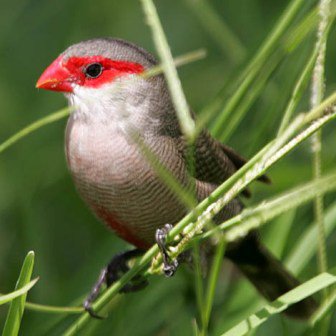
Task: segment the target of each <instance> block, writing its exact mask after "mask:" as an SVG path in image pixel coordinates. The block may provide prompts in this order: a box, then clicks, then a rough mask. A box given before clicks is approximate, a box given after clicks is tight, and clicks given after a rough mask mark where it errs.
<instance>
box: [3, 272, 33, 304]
mask: <svg viewBox="0 0 336 336" xmlns="http://www.w3.org/2000/svg"><path fill="white" fill-rule="evenodd" d="M37 281H38V278H36V279H34V280H32V281H30V282H29V283H27V284H26V285H25V286H23V287H22V288H20V289H17V290H15V291H14V292H11V293H9V294H4V295H0V305H3V304H5V303H8V302H10V301H12V300H14V299H15V298H17V297H19V296H21V295H23V294H25V293H27V292H28V291H29V290H30V289H31V288H32V287H33V286H34V285H35V284H36V282H37Z"/></svg>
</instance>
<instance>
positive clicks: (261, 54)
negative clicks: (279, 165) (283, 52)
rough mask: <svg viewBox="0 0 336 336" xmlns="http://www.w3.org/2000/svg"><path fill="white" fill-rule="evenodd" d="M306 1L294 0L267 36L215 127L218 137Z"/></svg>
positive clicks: (213, 131) (214, 131) (244, 71)
mask: <svg viewBox="0 0 336 336" xmlns="http://www.w3.org/2000/svg"><path fill="white" fill-rule="evenodd" d="M303 3H304V0H293V1H291V2H290V4H289V5H288V7H287V8H286V10H285V11H284V13H283V14H282V15H281V17H280V19H279V20H278V22H277V24H276V25H275V27H274V29H273V30H272V31H271V32H270V34H269V35H268V36H267V38H266V40H265V42H264V43H263V44H262V46H261V47H260V48H259V50H258V51H257V52H256V54H255V56H254V57H253V59H252V60H251V61H250V62H249V64H248V65H247V67H246V68H245V69H244V70H243V72H242V74H241V76H240V80H239V82H240V84H239V87H238V89H236V90H235V91H234V93H233V95H232V97H230V99H229V101H228V102H227V104H226V105H225V108H224V109H223V111H222V112H221V113H220V115H219V117H218V119H217V120H216V123H215V124H214V126H213V129H212V133H213V134H214V135H215V136H216V137H218V136H219V135H220V133H221V131H222V127H223V124H224V122H225V120H226V118H227V117H228V116H229V115H230V114H231V112H232V111H233V110H235V108H236V107H237V105H238V104H239V103H240V101H241V99H242V97H243V96H244V94H245V92H246V91H247V90H248V88H249V87H250V86H251V84H252V82H253V80H254V79H255V77H256V76H257V74H258V72H259V70H260V69H261V68H262V67H263V65H264V63H265V62H266V61H267V59H268V58H269V57H270V55H271V54H272V52H273V51H274V50H275V49H276V47H277V43H278V42H279V40H280V39H281V37H282V36H283V34H284V33H285V31H286V29H287V28H288V27H289V25H290V24H291V23H292V21H293V19H294V18H295V16H296V15H297V13H298V12H299V10H300V9H301V7H302V4H303Z"/></svg>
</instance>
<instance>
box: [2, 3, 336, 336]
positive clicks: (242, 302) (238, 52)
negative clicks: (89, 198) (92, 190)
mask: <svg viewBox="0 0 336 336" xmlns="http://www.w3.org/2000/svg"><path fill="white" fill-rule="evenodd" d="M155 3H156V5H157V8H158V11H159V15H160V18H161V20H162V23H163V26H164V29H165V32H166V34H167V38H168V41H169V43H170V46H171V49H172V52H173V54H174V55H175V56H177V55H180V54H183V53H186V52H188V51H192V50H195V49H199V48H205V49H206V50H207V52H208V56H207V58H206V59H204V60H202V61H199V62H196V63H192V64H189V65H187V66H184V67H182V68H180V69H179V74H180V77H181V80H182V82H183V87H184V89H185V93H186V96H187V98H188V101H189V103H190V105H191V106H192V107H193V109H194V110H195V111H196V113H199V112H200V111H202V110H203V109H204V108H205V107H207V106H208V104H209V103H210V102H211V101H212V100H213V99H214V97H216V95H217V94H218V92H220V90H221V89H222V88H223V86H227V85H228V84H230V82H231V81H232V79H233V78H235V77H236V76H237V75H238V73H239V71H240V70H241V69H242V67H243V65H244V64H246V62H247V61H248V60H249V59H250V58H251V56H252V55H253V54H254V53H255V51H256V50H257V48H258V47H259V46H260V44H261V43H262V41H263V40H264V38H265V37H266V36H267V34H268V33H269V31H270V30H271V28H272V27H273V26H274V25H275V22H276V20H277V19H278V18H279V16H280V15H281V13H282V12H283V10H284V9H285V7H286V6H287V4H288V1H287V0H286V1H284V0H281V1H280V0H278V1H267V0H242V1H236V0H211V1H209V3H210V5H211V7H213V9H214V10H215V12H216V14H217V15H218V18H219V19H221V20H223V22H225V24H226V25H227V27H228V28H229V30H230V31H231V33H232V34H233V36H234V42H233V45H232V43H230V42H229V41H228V40H227V39H226V38H225V36H224V37H223V36H222V35H221V32H219V37H218V38H217V40H216V38H214V34H213V33H211V32H209V31H208V30H207V29H206V28H205V27H204V25H203V23H202V20H200V19H199V17H198V15H197V13H196V12H195V10H194V8H193V5H194V4H193V1H192V0H183V1H182V0H170V1H164V0H157V1H156V2H155ZM314 4H316V2H314V1H307V2H306V4H305V6H304V7H303V8H302V9H301V11H300V15H301V16H300V15H299V18H300V17H303V16H304V15H305V14H306V13H307V11H308V10H309V8H311V6H312V5H314ZM0 9H1V10H0V69H1V70H0V101H1V112H0V142H2V140H5V139H6V138H7V137H8V136H10V135H11V134H13V133H14V132H16V131H17V130H19V129H21V128H22V127H24V126H25V125H27V124H28V123H30V122H32V121H34V120H36V119H38V118H41V117H43V116H45V115H47V114H49V113H51V112H53V111H56V110H57V109H59V108H62V107H63V106H65V105H66V101H65V99H64V97H62V95H59V94H55V93H52V92H45V91H38V90H37V89H35V82H36V80H37V78H38V77H39V75H40V74H41V72H42V71H43V70H44V68H45V67H46V66H47V65H49V63H50V62H51V61H52V60H53V59H55V58H56V56H57V55H58V54H59V53H60V52H62V51H63V50H64V49H65V48H66V47H67V46H69V45H71V44H73V43H75V42H78V41H81V40H84V39H88V38H92V37H98V36H114V37H119V38H123V39H127V40H130V41H133V42H135V43H137V44H139V45H141V46H143V47H144V48H146V49H148V50H150V51H152V52H153V53H155V50H154V46H153V42H152V39H151V34H150V31H149V29H148V27H147V26H146V24H145V20H144V16H143V12H142V9H141V6H140V3H139V2H138V1H134V0H123V1H117V0H98V1H87V0H82V1H75V0H58V1H38V0H12V1H10V2H5V1H4V0H1V7H0ZM202 15H203V14H202ZM203 19H205V20H206V19H207V18H204V17H203ZM218 39H219V40H220V41H221V42H220V43H218ZM314 40H315V31H314V29H312V32H311V33H310V34H309V35H308V37H307V38H306V39H305V40H304V42H303V43H302V44H301V45H300V46H299V47H298V48H297V49H296V50H294V51H293V52H292V53H291V54H289V55H288V56H287V57H285V58H284V59H283V60H282V61H281V63H280V64H279V66H278V67H277V68H276V70H275V71H274V73H273V74H272V77H271V80H270V81H269V82H268V84H267V85H266V87H265V88H264V89H263V90H262V92H261V94H260V97H259V98H258V99H257V100H256V102H255V103H254V104H253V105H252V106H251V107H250V108H249V110H248V113H247V115H246V117H245V118H244V120H243V122H242V123H241V124H240V125H239V127H238V129H237V130H236V132H235V133H234V134H233V135H232V136H231V137H230V139H229V141H228V143H229V144H230V145H231V146H232V147H234V148H235V149H237V150H238V151H239V152H240V153H242V154H243V155H244V156H246V157H250V156H251V155H252V154H253V153H255V152H256V151H257V150H258V149H259V148H261V146H262V145H264V144H265V143H267V142H268V141H269V140H271V139H272V137H274V135H275V134H276V131H277V128H278V125H279V121H280V120H281V116H282V113H283V111H284V108H285V106H286V102H287V101H288V99H289V95H290V92H291V90H292V88H293V85H294V83H295V80H296V78H297V76H298V75H299V74H300V72H301V71H302V67H303V64H304V62H305V60H306V59H307V57H308V55H309V53H310V52H311V50H312V48H313V46H314ZM333 41H335V29H332V31H331V34H330V37H329V43H328V48H327V66H326V77H327V86H326V89H327V92H331V91H333V89H335V87H336V86H335V83H336V71H335V64H334V62H335V59H336V45H335V43H333ZM252 85H257V83H253V84H252ZM308 106H309V96H308V95H307V96H306V97H305V99H303V101H302V103H301V109H302V110H307V108H308ZM209 124H211V120H210V123H209ZM64 126H65V121H64V120H63V121H61V122H57V123H55V124H52V125H49V126H47V127H45V128H43V129H41V130H39V131H38V132H36V133H34V134H32V135H31V136H29V137H27V138H25V139H24V140H23V141H21V142H19V143H18V144H16V145H15V146H14V147H11V148H10V149H9V150H8V151H6V152H5V153H3V154H2V155H1V159H0V292H2V293H7V292H10V291H11V290H12V289H13V287H14V285H15V281H16V279H17V277H18V274H19V270H20V267H21V264H22V261H23V259H24V256H25V255H26V253H27V252H28V251H29V250H34V251H35V253H36V266H35V269H34V275H35V276H37V275H38V276H40V280H39V282H38V284H37V285H36V286H35V287H34V288H33V289H32V291H31V292H30V293H29V296H28V299H29V300H30V301H33V302H38V303H44V304H52V305H70V304H72V303H73V302H74V301H75V300H78V298H81V297H83V296H84V295H85V294H86V293H87V292H88V291H89V289H90V288H91V286H92V284H93V282H94V281H95V280H96V277H97V275H98V273H99V271H100V269H101V268H102V266H103V265H105V264H106V263H107V262H108V261H109V259H110V258H111V257H112V256H113V255H114V254H115V253H117V252H119V251H121V250H124V249H126V248H127V247H128V246H126V244H125V243H124V242H122V241H121V240H120V239H119V238H117V237H116V236H114V235H113V234H112V233H111V234H110V233H109V232H108V231H107V229H106V228H105V227H104V226H103V225H101V224H100V223H98V221H97V220H96V219H95V218H94V217H93V215H92V214H91V213H90V212H89V210H88V209H87V208H86V206H85V205H84V204H83V202H82V201H81V200H80V198H79V197H78V196H77V194H76V191H75V189H74V186H73V183H72V181H71V178H70V176H69V174H68V171H67V168H66V164H65V158H64V151H63V137H64ZM334 127H335V123H333V124H331V125H329V126H328V127H327V128H326V130H325V131H324V132H323V139H324V145H323V170H324V171H328V170H330V169H331V168H333V167H334V166H335V160H336V150H335V143H336V142H335V132H334V131H333V128H334ZM269 175H270V176H271V178H272V180H273V184H272V185H271V186H270V187H268V186H263V185H253V188H252V189H253V191H254V197H253V199H252V200H249V201H248V203H251V204H253V203H256V202H257V201H258V200H262V199H264V198H265V197H269V196H271V195H274V194H276V193H278V192H280V191H283V190H286V189H288V188H290V187H293V186H295V185H298V184H299V183H300V182H303V181H307V180H309V179H310V177H311V150H310V145H309V141H308V142H306V143H305V144H304V145H302V146H300V148H299V150H296V151H295V152H293V153H292V154H291V155H290V156H289V157H287V158H286V159H284V160H282V161H281V162H279V163H278V164H277V165H276V166H275V167H274V168H273V169H272V170H271V171H270V172H269ZM334 199H335V195H329V196H328V197H327V199H326V204H327V206H329V204H332V202H333V200H334ZM312 221H313V214H312V206H311V204H309V205H307V206H304V207H302V208H300V209H299V211H298V212H297V213H296V214H295V218H294V220H293V222H292V223H291V222H289V224H288V225H291V226H288V228H289V230H290V232H289V233H288V236H286V239H285V241H284V242H283V244H282V247H281V249H282V251H281V253H280V252H279V249H278V250H277V252H278V255H281V257H284V256H286V255H287V254H288V253H289V251H290V250H291V249H292V248H293V246H294V245H295V243H296V241H298V240H299V239H300V235H301V233H302V231H303V230H304V229H305V228H306V227H308V226H309V225H310V224H311V222H312ZM286 223H287V221H286V219H283V220H281V218H280V220H277V221H276V223H275V224H274V226H273V225H269V226H268V227H267V229H265V230H263V232H262V234H263V236H264V238H265V240H266V241H267V243H268V245H269V246H270V248H272V249H274V250H276V248H277V246H278V244H279V241H278V240H277V237H278V236H277V235H276V234H274V233H275V232H276V231H275V229H274V228H277V227H278V228H279V227H280V226H281V227H282V228H283V226H284V225H285V226H286ZM335 242H336V235H335V234H333V235H331V236H330V237H329V239H328V256H329V264H330V266H335V257H336V254H335V249H334V248H333V246H335ZM231 271H232V267H231V265H229V264H228V263H227V264H225V267H223V270H222V273H221V278H220V281H219V285H218V289H217V290H218V293H217V295H216V300H215V304H214V310H213V316H212V320H211V329H210V331H211V335H219V334H220V333H221V332H224V331H225V330H226V329H227V328H228V327H230V326H232V325H233V324H235V323H236V322H238V321H239V320H240V319H242V318H243V317H245V316H246V315H247V314H248V313H249V312H253V311H254V309H255V308H256V305H257V304H258V302H260V297H259V295H258V294H257V293H256V292H255V291H254V289H253V288H252V287H251V286H250V284H248V283H247V281H246V280H245V279H243V278H241V277H240V276H239V275H238V274H237V273H233V274H232V272H231ZM315 273H316V261H315V260H312V261H311V263H310V265H309V266H308V267H306V268H305V271H304V272H303V274H301V275H300V278H301V279H302V280H305V279H307V278H309V276H313V275H314V274H315ZM150 282H151V285H150V286H149V287H148V288H147V289H146V290H145V291H143V292H139V293H134V294H130V295H127V296H120V297H119V299H118V302H116V303H114V305H115V306H114V308H113V309H112V313H111V314H110V316H109V318H108V319H107V320H104V321H97V322H95V323H93V324H92V326H93V327H92V328H93V329H92V330H91V329H88V330H86V331H85V332H84V333H82V334H91V335H192V334H193V320H194V318H195V316H196V315H197V309H196V303H195V295H194V289H193V276H192V274H190V273H189V271H188V270H185V269H183V268H181V269H180V270H179V272H178V273H177V275H176V276H175V277H174V278H172V279H169V280H167V279H165V278H164V277H153V278H152V279H151V280H150ZM6 312H7V306H0V329H1V328H2V326H3V321H4V319H5V316H6ZM72 320H73V317H67V318H65V319H63V320H60V319H59V318H58V316H54V315H50V314H49V315H48V314H42V313H38V312H32V311H28V310H26V311H25V314H24V318H23V324H22V326H21V334H22V335H34V336H35V335H59V334H60V333H61V331H62V330H63V328H64V326H65V325H67V324H69V323H70V322H71V321H72ZM333 321H334V322H333V323H332V329H331V331H330V335H334V334H335V333H336V323H335V322H336V319H335V320H333ZM286 328H287V329H286ZM284 330H287V331H288V330H290V331H291V332H290V333H289V334H290V335H300V334H301V333H302V330H303V327H302V325H300V324H299V323H294V322H289V321H285V322H284V320H282V319H281V318H280V317H279V316H277V317H274V318H272V319H271V320H270V321H268V322H267V323H266V324H265V325H263V326H262V327H261V328H259V329H258V332H257V335H270V334H271V332H273V333H274V334H275V335H280V334H282V333H283V331H284Z"/></svg>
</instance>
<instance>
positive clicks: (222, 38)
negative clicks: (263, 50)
mask: <svg viewBox="0 0 336 336" xmlns="http://www.w3.org/2000/svg"><path fill="white" fill-rule="evenodd" d="M186 3H187V5H188V6H189V8H190V9H191V10H193V11H194V13H195V14H196V16H197V18H198V19H199V21H200V22H201V24H202V25H203V27H204V28H205V30H207V31H208V33H209V36H210V38H212V39H213V40H214V41H215V42H216V43H217V45H218V46H219V47H220V48H221V50H222V51H223V53H224V54H225V55H226V56H227V57H229V59H230V60H231V62H232V63H235V64H236V63H238V64H239V63H240V62H241V61H242V60H243V59H244V58H245V56H246V50H245V47H244V46H243V44H242V43H241V41H240V40H239V39H238V37H237V36H236V35H235V34H234V33H233V32H232V31H231V30H230V28H229V27H228V26H227V25H226V23H225V22H224V20H223V19H222V18H221V17H220V16H219V14H218V13H217V12H216V11H215V10H214V8H213V7H212V6H211V4H210V2H209V1H207V0H186Z"/></svg>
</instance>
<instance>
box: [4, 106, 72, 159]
mask: <svg viewBox="0 0 336 336" xmlns="http://www.w3.org/2000/svg"><path fill="white" fill-rule="evenodd" d="M70 111H71V108H69V107H66V108H64V109H62V110H59V111H57V112H55V113H52V114H50V115H48V116H46V117H44V118H41V119H39V120H37V121H35V122H34V123H32V124H30V125H28V126H27V127H25V128H23V129H22V130H21V131H19V132H18V133H16V134H14V135H13V136H11V137H10V138H9V139H7V140H6V141H5V142H3V143H2V144H0V153H2V152H3V151H5V150H6V149H8V148H9V147H10V146H12V145H14V144H15V143H16V142H18V141H19V140H21V139H22V138H24V137H25V136H27V135H29V134H30V133H32V132H34V131H36V130H38V129H39V128H41V127H43V126H46V125H48V124H51V123H53V122H55V121H57V120H60V119H63V118H65V117H67V116H68V115H69V114H70Z"/></svg>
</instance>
